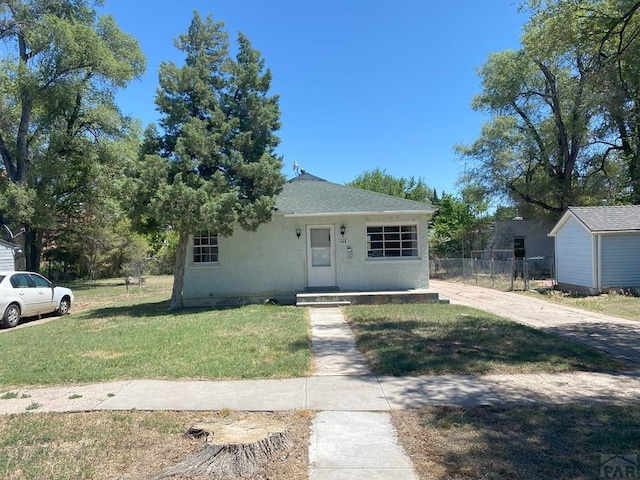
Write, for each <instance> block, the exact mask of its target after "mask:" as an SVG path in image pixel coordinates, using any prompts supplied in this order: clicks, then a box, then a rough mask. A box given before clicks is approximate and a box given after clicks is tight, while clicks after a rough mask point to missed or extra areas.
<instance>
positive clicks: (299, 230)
mask: <svg viewBox="0 0 640 480" xmlns="http://www.w3.org/2000/svg"><path fill="white" fill-rule="evenodd" d="M300 235H302V230H301V229H299V228H296V237H298V238H300Z"/></svg>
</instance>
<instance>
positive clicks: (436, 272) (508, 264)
mask: <svg viewBox="0 0 640 480" xmlns="http://www.w3.org/2000/svg"><path fill="white" fill-rule="evenodd" d="M485 253H487V252H483V254H482V255H475V256H473V257H471V258H438V257H432V258H431V261H430V277H431V278H435V279H440V280H452V281H457V282H463V283H469V284H474V285H479V286H484V287H491V288H497V289H499V290H529V289H530V288H536V287H538V286H545V287H550V286H552V285H553V283H554V281H553V279H554V265H555V262H554V257H529V258H515V257H513V256H512V257H511V258H507V259H505V258H502V259H500V255H496V254H495V253H494V254H491V253H489V254H485ZM496 257H498V258H496Z"/></svg>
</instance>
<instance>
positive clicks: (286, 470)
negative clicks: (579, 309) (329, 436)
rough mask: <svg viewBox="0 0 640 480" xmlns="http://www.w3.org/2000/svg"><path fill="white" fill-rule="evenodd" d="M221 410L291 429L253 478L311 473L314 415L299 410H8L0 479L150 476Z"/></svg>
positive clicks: (180, 454) (1, 428) (188, 450)
mask: <svg viewBox="0 0 640 480" xmlns="http://www.w3.org/2000/svg"><path fill="white" fill-rule="evenodd" d="M220 415H224V416H225V417H227V418H228V417H229V416H230V415H231V416H233V417H237V418H238V419H249V420H250V419H252V418H257V417H265V416H268V417H270V418H273V420H275V421H278V422H282V423H284V424H285V425H287V426H288V428H289V440H290V445H289V449H288V450H286V451H283V452H277V454H276V455H275V456H274V457H273V459H272V461H271V462H270V463H268V464H267V465H265V466H264V468H263V470H262V471H260V472H259V473H258V475H256V476H254V477H253V478H256V479H257V478H270V479H280V480H287V479H294V480H302V479H306V478H307V477H308V441H309V440H308V436H309V428H310V422H311V420H312V418H313V415H312V414H311V413H310V412H307V411H296V412H287V413H271V414H267V413H240V412H225V413H217V412H198V413H194V412H92V413H71V414H54V413H30V414H21V415H9V416H6V417H3V419H2V422H0V478H3V479H6V480H31V479H33V480H36V479H38V480H39V479H43V478H46V479H48V480H70V479H77V480H85V479H86V480H98V479H105V480H106V479H113V478H148V477H149V475H151V474H153V473H158V472H159V471H161V470H162V469H164V468H166V467H169V466H172V465H174V464H176V463H178V462H180V461H182V460H185V459H186V458H187V457H189V456H190V455H191V454H193V453H195V452H198V451H199V450H200V449H201V448H202V445H203V443H204V441H203V440H202V439H200V440H194V439H190V438H188V437H187V436H185V435H184V433H185V432H186V431H187V429H188V428H189V427H190V426H191V425H193V424H195V423H197V422H200V421H203V420H208V419H211V418H212V417H217V416H220ZM190 478H194V479H196V478H201V477H190Z"/></svg>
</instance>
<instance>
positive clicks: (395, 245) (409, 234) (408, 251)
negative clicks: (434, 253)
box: [367, 224, 418, 259]
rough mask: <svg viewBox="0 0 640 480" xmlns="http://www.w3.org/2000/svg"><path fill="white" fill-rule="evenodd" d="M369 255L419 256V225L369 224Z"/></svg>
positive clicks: (374, 256)
mask: <svg viewBox="0 0 640 480" xmlns="http://www.w3.org/2000/svg"><path fill="white" fill-rule="evenodd" d="M367 257H369V258H405V259H406V258H418V226H417V225H415V224H413V225H376V226H368V227H367Z"/></svg>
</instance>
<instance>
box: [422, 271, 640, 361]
mask: <svg viewBox="0 0 640 480" xmlns="http://www.w3.org/2000/svg"><path fill="white" fill-rule="evenodd" d="M429 287H430V288H432V289H433V290H436V291H437V292H438V293H439V294H440V295H441V296H444V297H447V298H448V299H449V300H450V301H451V303H453V304H458V305H467V306H470V307H474V308H478V309H480V310H484V311H486V312H491V313H495V314H496V315H500V316H503V317H506V318H510V319H512V320H515V321H517V322H520V323H523V324H525V325H529V326H530V327H534V328H538V329H540V330H545V331H548V332H552V333H556V334H558V335H561V336H563V337H565V338H567V339H570V340H573V341H576V342H579V343H582V344H585V345H589V346H591V347H594V348H596V349H597V350H600V351H603V352H605V353H608V354H609V355H612V356H614V357H618V358H621V359H623V360H626V361H628V362H631V363H633V364H635V366H636V367H640V322H639V321H635V320H627V319H624V318H618V317H613V316H609V315H602V314H600V313H594V312H588V311H586V310H580V309H578V308H572V307H565V306H562V305H558V304H555V303H552V302H547V301H544V300H539V299H536V298H532V297H529V296H526V295H521V294H519V293H515V292H501V291H498V290H492V289H490V288H484V287H476V286H473V285H467V284H463V283H455V282H445V281H442V280H430V281H429ZM638 308H640V299H638Z"/></svg>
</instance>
